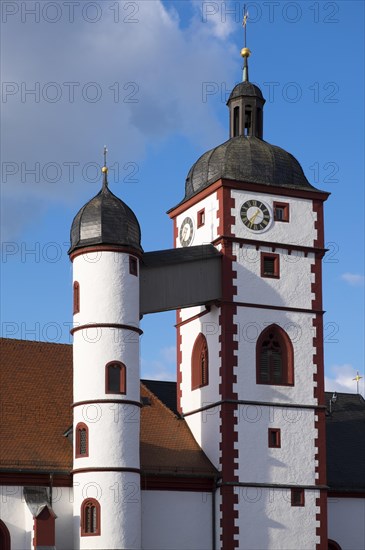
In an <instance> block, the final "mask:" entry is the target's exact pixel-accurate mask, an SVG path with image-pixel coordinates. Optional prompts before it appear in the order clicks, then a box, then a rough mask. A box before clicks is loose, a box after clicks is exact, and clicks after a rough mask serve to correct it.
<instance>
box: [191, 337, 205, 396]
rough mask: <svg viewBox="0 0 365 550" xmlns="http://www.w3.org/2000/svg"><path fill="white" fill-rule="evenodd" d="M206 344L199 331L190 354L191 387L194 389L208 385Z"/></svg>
mask: <svg viewBox="0 0 365 550" xmlns="http://www.w3.org/2000/svg"><path fill="white" fill-rule="evenodd" d="M208 369H209V358H208V344H207V339H206V338H205V336H204V334H202V333H200V334H199V335H198V337H197V339H196V340H195V344H194V346H193V352H192V355H191V389H192V390H195V389H197V388H201V387H202V386H207V385H208Z"/></svg>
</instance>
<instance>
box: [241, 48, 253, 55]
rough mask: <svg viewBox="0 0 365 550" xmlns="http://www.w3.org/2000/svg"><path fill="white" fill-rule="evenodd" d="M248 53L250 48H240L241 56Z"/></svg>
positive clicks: (249, 53)
mask: <svg viewBox="0 0 365 550" xmlns="http://www.w3.org/2000/svg"><path fill="white" fill-rule="evenodd" d="M250 55H251V50H250V48H242V50H241V56H242V57H250Z"/></svg>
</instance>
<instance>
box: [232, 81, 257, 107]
mask: <svg viewBox="0 0 365 550" xmlns="http://www.w3.org/2000/svg"><path fill="white" fill-rule="evenodd" d="M241 96H248V97H251V96H252V97H259V98H261V99H264V97H263V95H262V92H261V90H260V88H259V87H258V86H255V84H252V82H247V81H245V82H240V83H239V84H237V85H236V86H235V87H234V88H233V90H232V92H231V95H230V96H229V98H228V101H227V103H229V101H230V100H231V99H234V98H235V97H241Z"/></svg>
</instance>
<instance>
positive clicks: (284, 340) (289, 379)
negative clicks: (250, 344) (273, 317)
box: [256, 324, 294, 386]
mask: <svg viewBox="0 0 365 550" xmlns="http://www.w3.org/2000/svg"><path fill="white" fill-rule="evenodd" d="M271 334H272V335H273V337H272V338H271ZM267 339H271V340H274V341H277V342H278V343H279V346H280V351H281V358H282V365H281V369H282V377H281V381H280V382H276V381H274V377H273V375H272V373H271V370H272V368H271V370H270V371H269V379H268V381H263V377H262V372H261V371H262V367H261V353H262V349H263V344H264V342H265V341H266V340H267ZM270 367H272V365H270V366H269V369H270ZM256 384H265V385H269V386H294V350H293V344H292V342H291V340H290V338H289V336H288V334H287V333H286V332H285V330H283V329H282V328H281V327H279V325H276V324H272V325H270V326H269V327H267V328H266V329H265V330H263V331H262V332H261V334H260V336H259V337H258V339H257V342H256Z"/></svg>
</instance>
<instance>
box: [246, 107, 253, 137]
mask: <svg viewBox="0 0 365 550" xmlns="http://www.w3.org/2000/svg"><path fill="white" fill-rule="evenodd" d="M251 125H252V111H251V106H250V105H247V107H246V109H245V136H249V135H251Z"/></svg>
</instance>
